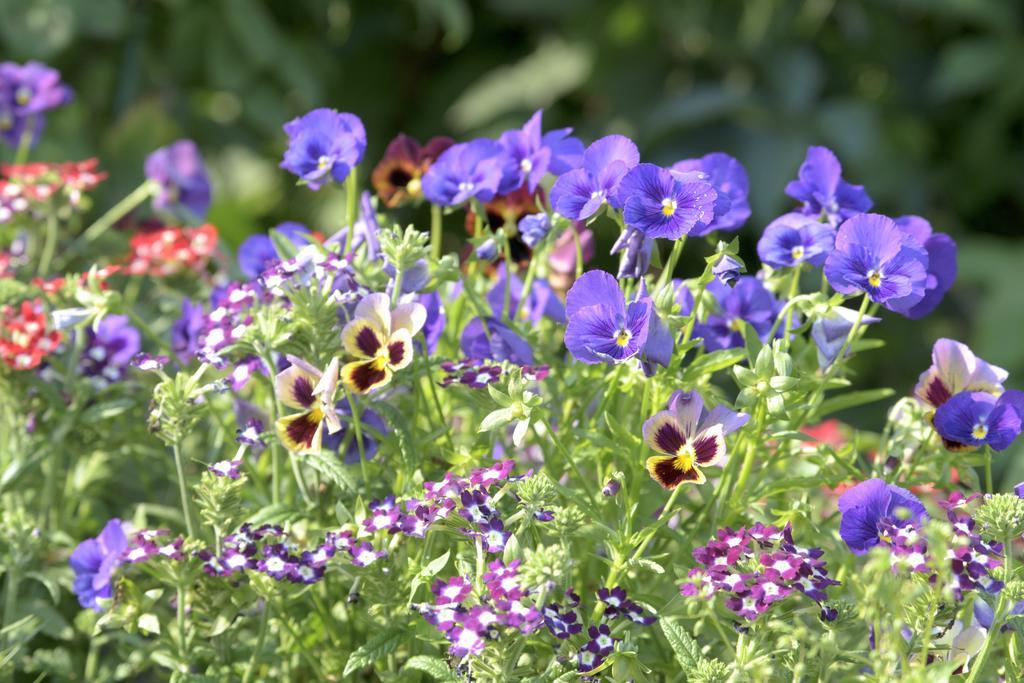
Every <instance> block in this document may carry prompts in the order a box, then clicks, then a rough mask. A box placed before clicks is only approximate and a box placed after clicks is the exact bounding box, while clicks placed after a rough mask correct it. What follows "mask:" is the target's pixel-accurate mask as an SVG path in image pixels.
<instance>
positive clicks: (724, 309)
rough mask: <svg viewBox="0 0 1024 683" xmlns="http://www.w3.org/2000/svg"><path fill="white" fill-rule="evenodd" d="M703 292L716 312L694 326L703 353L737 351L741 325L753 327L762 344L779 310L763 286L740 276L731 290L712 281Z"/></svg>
mask: <svg viewBox="0 0 1024 683" xmlns="http://www.w3.org/2000/svg"><path fill="white" fill-rule="evenodd" d="M707 291H708V292H709V293H710V294H711V295H712V296H713V297H714V299H715V301H716V302H717V303H718V309H719V312H718V313H712V314H710V315H708V317H707V320H706V321H705V322H702V323H697V324H696V325H695V326H694V329H693V333H694V336H695V337H702V338H703V339H704V348H705V349H707V350H708V351H718V350H720V349H735V348H741V347H742V346H743V344H744V342H743V334H742V333H741V331H740V330H741V329H742V327H741V326H740V322H741V321H743V322H746V323H748V324H749V325H750V326H751V327H753V328H754V331H755V332H757V336H758V338H759V339H760V340H761V341H762V342H765V341H767V340H768V334H769V332H771V328H772V325H773V323H774V322H775V318H776V317H777V316H778V314H779V312H780V311H781V310H782V302H780V301H779V300H778V299H776V298H775V296H774V295H773V294H772V293H771V292H769V291H768V289H767V288H766V287H765V286H764V283H762V282H761V281H760V280H758V279H757V278H756V277H753V276H752V275H744V276H742V277H740V278H739V280H738V281H737V282H736V284H735V285H734V286H733V287H732V288H731V289H730V288H729V287H726V286H725V285H723V284H722V283H721V282H719V281H717V280H712V281H711V282H710V283H708V286H707Z"/></svg>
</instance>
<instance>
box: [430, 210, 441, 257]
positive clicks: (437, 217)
mask: <svg viewBox="0 0 1024 683" xmlns="http://www.w3.org/2000/svg"><path fill="white" fill-rule="evenodd" d="M443 238H444V223H443V222H442V215H441V207H440V206H438V205H437V204H431V205H430V254H431V255H432V256H433V257H434V260H435V261H437V260H439V259H440V258H441V242H442V240H443Z"/></svg>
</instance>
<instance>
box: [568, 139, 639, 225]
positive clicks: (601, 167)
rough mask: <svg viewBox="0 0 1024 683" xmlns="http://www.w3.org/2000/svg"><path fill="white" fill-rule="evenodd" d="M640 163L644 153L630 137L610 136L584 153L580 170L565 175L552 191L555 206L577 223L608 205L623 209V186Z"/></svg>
mask: <svg viewBox="0 0 1024 683" xmlns="http://www.w3.org/2000/svg"><path fill="white" fill-rule="evenodd" d="M638 163H640V152H639V150H637V148H636V144H634V143H633V141H632V140H630V139H629V138H627V137H624V136H622V135H609V136H607V137H603V138H601V139H600V140H596V141H595V142H593V143H592V144H591V145H590V146H589V147H587V149H586V151H584V152H583V163H582V165H581V166H580V168H576V169H573V170H571V171H569V172H568V173H565V174H563V175H562V176H561V177H560V178H559V179H558V180H557V181H555V184H554V186H552V188H551V206H553V207H554V209H555V211H557V212H558V213H560V214H561V215H563V216H565V217H566V218H571V219H573V220H585V219H587V218H590V217H591V216H593V215H594V214H595V213H597V211H598V209H600V208H601V207H602V206H603V205H604V204H605V203H608V204H610V205H611V206H613V207H615V208H617V209H621V208H622V203H621V202H620V200H619V198H618V189H619V183H620V182H621V181H622V179H623V177H625V175H626V173H628V172H629V170H630V169H632V168H633V167H634V166H636V165H637V164H638Z"/></svg>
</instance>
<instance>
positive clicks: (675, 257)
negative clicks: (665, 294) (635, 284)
mask: <svg viewBox="0 0 1024 683" xmlns="http://www.w3.org/2000/svg"><path fill="white" fill-rule="evenodd" d="M685 244H686V235H683V236H682V237H680V238H679V239H677V240H676V241H675V243H674V244H673V245H672V251H671V252H669V255H668V261H666V262H665V267H664V268H662V269H661V275H659V276H658V285H657V287H656V288H655V289H661V288H662V287H664V286H665V283H667V282H669V281H671V280H672V272H673V271H674V270H675V269H676V264H677V263H678V262H679V257H680V256H681V255H682V253H683V245H685ZM694 310H696V304H694Z"/></svg>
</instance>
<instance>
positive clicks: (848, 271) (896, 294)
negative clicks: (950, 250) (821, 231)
mask: <svg viewBox="0 0 1024 683" xmlns="http://www.w3.org/2000/svg"><path fill="white" fill-rule="evenodd" d="M825 276H826V277H827V278H828V282H829V284H830V285H832V288H833V289H835V290H836V291H837V292H840V293H842V294H857V293H858V292H864V293H866V294H867V295H868V296H869V297H870V299H871V300H872V301H874V302H875V303H879V304H882V305H883V306H885V307H886V308H888V309H889V310H891V311H896V312H898V313H903V312H905V311H907V310H909V309H910V308H911V307H913V306H914V305H915V304H917V303H918V302H919V301H921V299H922V298H923V297H924V294H925V290H926V287H927V284H928V252H926V251H925V249H924V247H923V246H921V243H920V242H918V241H917V240H916V239H914V238H913V237H912V236H911V235H909V234H908V233H906V232H904V231H903V230H900V228H899V226H897V225H896V223H895V222H894V221H893V220H892V219H891V218H888V217H886V216H882V215H881V214H877V213H867V214H861V215H858V216H854V217H853V218H851V219H849V220H848V221H846V222H845V223H843V224H842V225H841V226H839V232H837V233H836V244H835V250H834V251H832V252H831V253H829V255H828V258H827V259H826V260H825Z"/></svg>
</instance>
